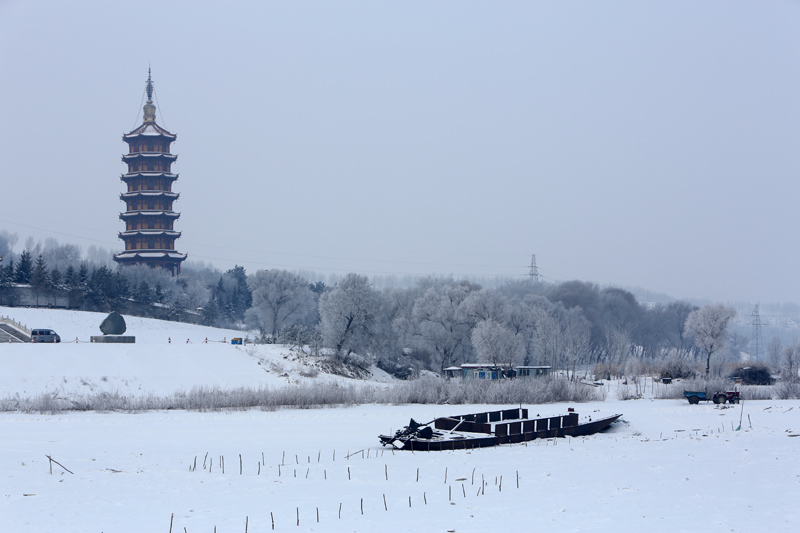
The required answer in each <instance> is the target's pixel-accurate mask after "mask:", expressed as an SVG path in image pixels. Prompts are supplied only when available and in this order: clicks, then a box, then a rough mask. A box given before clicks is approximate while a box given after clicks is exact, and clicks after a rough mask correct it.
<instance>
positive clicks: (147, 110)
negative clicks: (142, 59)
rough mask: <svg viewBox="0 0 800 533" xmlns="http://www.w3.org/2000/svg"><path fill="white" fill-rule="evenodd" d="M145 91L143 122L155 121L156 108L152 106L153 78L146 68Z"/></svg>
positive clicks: (148, 68)
mask: <svg viewBox="0 0 800 533" xmlns="http://www.w3.org/2000/svg"><path fill="white" fill-rule="evenodd" d="M145 90H146V91H147V103H146V104H144V121H145V122H155V121H156V106H154V105H153V78H152V76H151V75H150V67H149V66H148V67H147V84H146V85H145Z"/></svg>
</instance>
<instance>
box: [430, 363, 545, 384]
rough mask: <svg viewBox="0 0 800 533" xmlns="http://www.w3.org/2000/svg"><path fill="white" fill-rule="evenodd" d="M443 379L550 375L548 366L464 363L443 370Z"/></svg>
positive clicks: (488, 378)
mask: <svg viewBox="0 0 800 533" xmlns="http://www.w3.org/2000/svg"><path fill="white" fill-rule="evenodd" d="M444 374H445V377H447V378H456V377H460V378H461V379H463V380H466V379H486V380H490V381H491V380H497V379H508V378H529V377H544V376H549V375H550V367H549V366H512V365H508V364H498V365H493V364H489V363H465V364H463V365H461V366H451V367H447V368H445V369H444Z"/></svg>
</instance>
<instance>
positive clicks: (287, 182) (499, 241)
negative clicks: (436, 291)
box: [0, 0, 800, 302]
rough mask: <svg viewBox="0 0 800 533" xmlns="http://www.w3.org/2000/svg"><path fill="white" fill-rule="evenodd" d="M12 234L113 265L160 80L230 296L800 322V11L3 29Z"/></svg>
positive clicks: (548, 13) (480, 6) (72, 7)
mask: <svg viewBox="0 0 800 533" xmlns="http://www.w3.org/2000/svg"><path fill="white" fill-rule="evenodd" d="M0 50H2V60H3V61H2V62H3V71H4V76H3V82H2V83H0V101H2V111H0V117H2V120H1V123H2V128H1V129H0V157H2V161H3V164H2V171H1V173H0V176H1V178H0V179H1V180H2V190H0V195H2V201H1V206H0V229H5V230H7V231H10V232H13V233H17V234H18V235H19V236H20V244H18V245H17V251H20V249H21V243H23V242H24V241H25V238H26V237H27V236H29V235H32V236H34V237H35V238H37V239H44V238H46V237H56V238H57V239H58V240H59V241H62V242H71V243H74V244H78V245H80V246H81V247H82V248H83V249H84V250H85V249H86V248H87V247H88V246H89V245H92V244H94V245H97V246H102V247H105V248H108V249H110V250H113V251H119V250H121V248H122V241H121V240H119V239H118V238H117V232H119V231H121V230H122V229H123V224H122V222H121V221H120V220H119V219H118V214H119V212H120V211H122V210H123V209H124V205H123V203H122V202H121V201H120V200H119V198H118V196H119V194H120V193H121V192H122V191H123V184H122V182H120V180H119V175H120V174H121V173H122V172H123V171H124V167H123V165H122V163H121V161H120V157H121V154H122V153H123V151H124V150H125V148H126V145H125V144H124V143H123V142H122V140H121V135H122V134H123V133H125V132H128V131H130V130H131V129H133V128H134V127H135V126H137V125H138V124H140V123H141V116H142V113H141V105H142V101H141V100H142V96H143V92H144V82H145V79H146V76H147V68H148V65H150V66H152V69H153V79H154V82H155V87H156V94H157V97H158V101H157V102H156V104H157V106H158V112H159V123H160V124H161V125H162V126H164V127H166V128H167V129H169V130H170V131H172V132H173V133H177V134H178V141H177V142H176V143H175V144H174V145H173V146H174V151H175V152H176V153H178V154H179V156H180V157H179V158H178V161H177V163H176V164H175V165H174V166H173V169H174V171H176V172H179V173H180V179H179V180H178V182H177V183H176V184H175V190H177V191H178V192H180V193H181V198H180V200H179V201H178V202H177V203H176V204H175V209H176V210H177V211H180V212H181V218H180V219H179V220H178V222H177V223H176V225H175V229H177V230H180V231H182V232H183V237H182V238H181V239H179V240H178V241H177V248H178V250H179V251H181V252H186V253H188V254H189V258H190V260H203V261H205V262H208V263H213V264H214V265H215V266H217V267H219V268H221V269H227V268H230V267H231V266H233V265H234V264H240V265H244V266H245V268H246V269H247V270H248V272H254V271H255V270H258V269H266V268H286V269H294V268H304V269H311V270H315V271H319V272H325V273H346V272H359V273H365V274H400V275H402V274H406V273H412V274H432V273H435V274H449V273H452V274H453V275H454V276H462V275H479V276H487V275H489V276H491V275H502V276H516V277H519V278H521V277H524V276H525V274H526V273H527V270H528V265H529V263H530V255H531V254H532V253H535V254H536V257H537V262H538V264H539V267H540V272H541V273H542V274H543V275H544V276H545V278H546V279H548V280H550V281H564V280H567V279H581V280H587V281H595V282H599V283H603V284H605V283H614V284H620V285H625V286H641V287H646V288H648V289H651V290H654V291H662V292H667V293H669V294H671V295H673V296H675V297H698V298H710V299H719V300H728V301H729V300H742V299H746V300H751V301H761V302H768V301H795V302H800V284H798V282H797V276H798V272H800V249H798V246H797V223H796V219H797V213H796V211H797V200H798V192H799V190H798V178H800V175H799V174H800V172H798V171H799V170H800V150H798V146H800V104H799V103H798V95H800V2H798V1H790V0H765V1H760V2H750V1H730V0H720V1H703V2H698V1H696V0H686V1H671V2H662V1H658V2H656V1H652V2H651V1H643V0H633V1H627V2H623V1H603V2H598V1H572V2H561V1H552V2H532V1H526V2H501V3H498V2H483V3H478V2H462V1H459V2H391V3H390V2H280V3H275V2H233V3H230V4H229V3H222V2H198V1H187V2H147V1H140V2H134V3H131V2H107V1H98V2H89V1H80V0H71V1H70V2H55V1H50V2H43V1H31V0H26V1H8V0H5V1H0Z"/></svg>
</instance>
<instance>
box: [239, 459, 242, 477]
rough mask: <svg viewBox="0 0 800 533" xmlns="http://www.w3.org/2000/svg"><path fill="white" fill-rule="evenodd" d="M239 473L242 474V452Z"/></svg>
mask: <svg viewBox="0 0 800 533" xmlns="http://www.w3.org/2000/svg"><path fill="white" fill-rule="evenodd" d="M239 475H240V476H241V475H242V454H239Z"/></svg>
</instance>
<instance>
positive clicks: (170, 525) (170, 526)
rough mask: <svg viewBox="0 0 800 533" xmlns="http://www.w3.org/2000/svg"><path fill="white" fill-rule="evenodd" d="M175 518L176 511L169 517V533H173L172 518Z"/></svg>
mask: <svg viewBox="0 0 800 533" xmlns="http://www.w3.org/2000/svg"><path fill="white" fill-rule="evenodd" d="M174 518H175V513H172V514H171V515H170V517H169V533H172V520H173V519H174Z"/></svg>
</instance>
